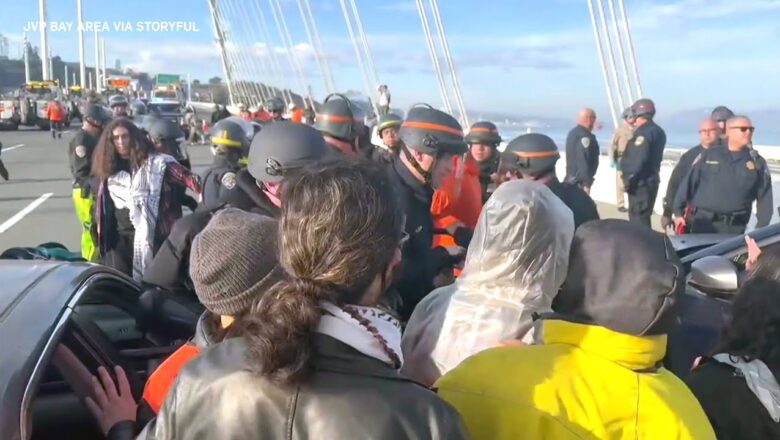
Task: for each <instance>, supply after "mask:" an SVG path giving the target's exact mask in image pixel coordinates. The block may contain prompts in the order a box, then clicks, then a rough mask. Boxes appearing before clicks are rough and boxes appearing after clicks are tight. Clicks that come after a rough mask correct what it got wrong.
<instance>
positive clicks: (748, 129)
mask: <svg viewBox="0 0 780 440" xmlns="http://www.w3.org/2000/svg"><path fill="white" fill-rule="evenodd" d="M729 129H730V130H739V131H741V132H742V133H747V132H750V133H753V132H754V131H756V127H729Z"/></svg>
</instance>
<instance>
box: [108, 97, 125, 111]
mask: <svg viewBox="0 0 780 440" xmlns="http://www.w3.org/2000/svg"><path fill="white" fill-rule="evenodd" d="M118 105H124V106H128V105H129V103H128V102H127V98H125V97H124V96H123V95H114V96H112V97H110V98H108V106H109V107H110V108H114V107H116V106H118Z"/></svg>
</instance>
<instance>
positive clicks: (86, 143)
mask: <svg viewBox="0 0 780 440" xmlns="http://www.w3.org/2000/svg"><path fill="white" fill-rule="evenodd" d="M97 142H98V139H97V137H96V136H95V135H93V134H92V133H89V132H88V131H86V130H84V129H83V128H80V129H79V130H78V131H77V132H76V135H75V136H73V139H71V140H70V145H69V146H68V160H69V162H70V172H71V174H72V175H73V188H74V189H80V190H81V197H83V198H86V197H89V196H90V195H91V194H92V192H93V188H92V187H91V185H90V174H91V173H92V153H93V152H94V151H95V147H96V146H97Z"/></svg>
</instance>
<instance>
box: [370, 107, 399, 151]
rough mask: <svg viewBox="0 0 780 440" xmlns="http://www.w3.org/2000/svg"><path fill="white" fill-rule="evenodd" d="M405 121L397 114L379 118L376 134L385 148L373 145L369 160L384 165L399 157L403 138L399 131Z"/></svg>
mask: <svg viewBox="0 0 780 440" xmlns="http://www.w3.org/2000/svg"><path fill="white" fill-rule="evenodd" d="M401 122H403V120H402V119H401V117H400V116H398V115H396V114H393V113H391V114H388V115H385V116H382V117H380V118H379V122H378V123H377V126H376V132H377V135H378V136H379V138H380V139H382V143H383V144H384V147H380V146H376V145H371V146H370V148H369V149H368V150H367V151H368V157H369V159H371V160H373V161H378V162H382V163H390V162H391V161H392V158H393V156H396V155H398V152H399V151H400V146H401V138H400V137H399V136H398V130H399V129H400V128H401Z"/></svg>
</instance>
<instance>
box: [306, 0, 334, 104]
mask: <svg viewBox="0 0 780 440" xmlns="http://www.w3.org/2000/svg"><path fill="white" fill-rule="evenodd" d="M303 6H304V7H305V9H306V15H307V16H308V17H309V22H310V23H311V29H312V32H313V34H314V41H315V43H316V45H317V51H318V52H319V54H320V57H321V58H322V65H323V67H324V71H325V72H326V74H327V75H326V76H327V80H328V82H329V83H330V89H331V90H333V91H336V90H338V87H336V81H335V79H334V77H333V71H332V70H331V68H330V63H329V62H328V55H327V53H326V52H325V49H324V48H323V45H322V40H321V39H320V31H319V29H318V28H317V21H316V20H314V14H313V13H312V11H311V5H310V4H309V0H303Z"/></svg>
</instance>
